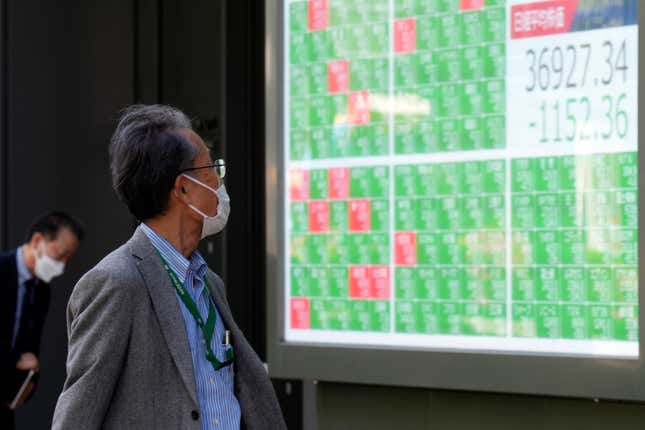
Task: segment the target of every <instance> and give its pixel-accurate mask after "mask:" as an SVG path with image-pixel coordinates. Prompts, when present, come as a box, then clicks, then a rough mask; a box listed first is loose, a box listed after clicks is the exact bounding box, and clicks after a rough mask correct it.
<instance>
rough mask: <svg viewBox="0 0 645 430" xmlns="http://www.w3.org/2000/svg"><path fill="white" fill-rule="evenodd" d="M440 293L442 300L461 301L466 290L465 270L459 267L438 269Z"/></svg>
mask: <svg viewBox="0 0 645 430" xmlns="http://www.w3.org/2000/svg"><path fill="white" fill-rule="evenodd" d="M438 272H439V273H438V274H439V291H438V297H439V299H441V300H461V299H463V297H462V294H463V289H464V270H463V269H461V268H458V267H444V268H440V269H438Z"/></svg>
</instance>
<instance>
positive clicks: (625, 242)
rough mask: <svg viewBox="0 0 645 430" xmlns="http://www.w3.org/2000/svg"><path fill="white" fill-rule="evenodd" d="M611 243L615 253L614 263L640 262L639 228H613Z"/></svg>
mask: <svg viewBox="0 0 645 430" xmlns="http://www.w3.org/2000/svg"><path fill="white" fill-rule="evenodd" d="M610 237H611V243H612V246H613V249H614V250H615V251H614V252H615V254H614V263H616V264H627V265H634V264H638V230H637V229H633V228H622V229H616V230H611V236H610Z"/></svg>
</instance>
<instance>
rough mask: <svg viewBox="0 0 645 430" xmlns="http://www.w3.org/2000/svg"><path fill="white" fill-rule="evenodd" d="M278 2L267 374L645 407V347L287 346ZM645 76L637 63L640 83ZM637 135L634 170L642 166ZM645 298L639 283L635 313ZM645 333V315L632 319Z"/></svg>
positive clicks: (274, 6) (270, 146) (269, 97)
mask: <svg viewBox="0 0 645 430" xmlns="http://www.w3.org/2000/svg"><path fill="white" fill-rule="evenodd" d="M285 3H286V2H283V1H278V2H269V3H267V4H266V11H265V13H266V17H265V32H266V35H265V61H266V64H265V77H266V82H265V84H266V88H265V91H266V99H265V100H266V105H265V121H266V124H265V127H266V142H265V151H266V162H265V167H266V172H265V173H266V209H267V212H266V232H267V233H266V234H267V237H266V239H267V250H266V270H267V357H268V360H267V361H268V365H269V372H270V375H271V376H272V377H278V378H294V379H315V380H322V381H330V382H346V383H358V384H375V385H394V386H409V387H424V388H435V389H455V390H472V391H487V392H507V393H521V394H537V395H553V396H563V397H581V398H594V399H615V400H630V401H645V384H644V383H642V382H641V381H645V359H644V357H645V348H644V342H640V343H639V358H637V359H624V358H621V359H609V358H596V357H588V356H567V355H564V354H561V355H553V354H542V353H540V354H529V353H522V352H490V351H468V350H459V351H456V350H450V349H436V348H433V349H428V348H415V347H407V346H404V347H400V346H397V347H384V346H372V345H347V344H341V343H334V342H333V340H332V341H331V342H328V343H324V344H318V343H304V342H286V341H285V339H284V333H285V321H286V319H285V315H286V312H288V310H287V309H286V308H285V301H284V297H285V286H286V285H287V283H286V273H285V270H286V267H285V264H284V261H285V253H287V252H288V249H287V246H288V244H287V243H286V241H285V240H284V237H285V225H284V219H285V216H286V214H285V198H286V195H285V193H284V191H283V190H285V189H286V184H285V178H286V175H285V174H284V172H285V157H284V151H285V147H284V133H285V124H286V122H285V117H284V83H283V79H284V65H285V61H284V60H285V59H284V55H285V49H284V25H283V23H284V16H285V14H284V7H285ZM638 22H645V8H643V7H640V8H638ZM643 38H644V36H643V32H641V31H639V36H638V58H641V57H643V55H644V49H645V41H644V40H643ZM643 77H645V72H644V70H643V68H642V67H640V61H639V66H638V78H639V83H640V82H642V80H641V79H640V78H643ZM644 88H645V86H644V85H639V86H638V100H639V103H638V104H639V108H638V123H639V124H643V123H645V122H644V120H645V110H643V109H642V106H641V105H642V101H643V100H645V92H644ZM641 140H642V136H641V135H639V136H638V148H639V151H638V164H639V165H644V164H643V163H644V162H645V160H644V159H643V157H644V155H643V152H642V151H641V150H640V147H641V143H640V142H641ZM644 176H645V175H639V178H638V190H639V191H638V195H639V199H638V213H639V216H638V218H639V222H638V224H639V225H640V224H641V222H640V220H641V217H642V215H641V214H643V213H644V210H643V207H642V201H643V198H642V197H641V195H642V190H643V189H645V177H644ZM640 236H641V235H639V239H638V254H639V269H638V273H639V279H645V277H644V272H643V270H644V269H643V265H642V264H640V261H641V258H642V257H641V256H642V255H643V248H642V246H643V244H642V238H641V237H640ZM643 296H644V294H643V291H642V289H641V288H640V284H639V298H638V302H639V308H642V306H643V301H644V298H643ZM639 333H645V319H644V318H640V319H639Z"/></svg>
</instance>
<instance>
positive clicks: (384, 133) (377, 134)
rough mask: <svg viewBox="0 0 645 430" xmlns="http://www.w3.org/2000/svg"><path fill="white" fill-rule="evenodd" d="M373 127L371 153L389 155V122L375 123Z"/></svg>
mask: <svg viewBox="0 0 645 430" xmlns="http://www.w3.org/2000/svg"><path fill="white" fill-rule="evenodd" d="M370 127H372V135H373V138H372V142H371V145H370V154H371V155H387V154H389V152H390V126H389V125H388V124H374V125H371V126H370Z"/></svg>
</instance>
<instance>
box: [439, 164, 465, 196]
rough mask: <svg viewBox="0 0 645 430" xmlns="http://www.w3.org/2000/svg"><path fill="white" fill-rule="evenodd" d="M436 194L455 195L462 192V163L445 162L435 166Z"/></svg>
mask: <svg viewBox="0 0 645 430" xmlns="http://www.w3.org/2000/svg"><path fill="white" fill-rule="evenodd" d="M435 177H436V179H437V183H438V189H437V192H438V194H442V195H449V196H450V195H456V194H461V193H462V192H463V164H462V163H446V164H441V165H438V166H437V169H436V176H435Z"/></svg>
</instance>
